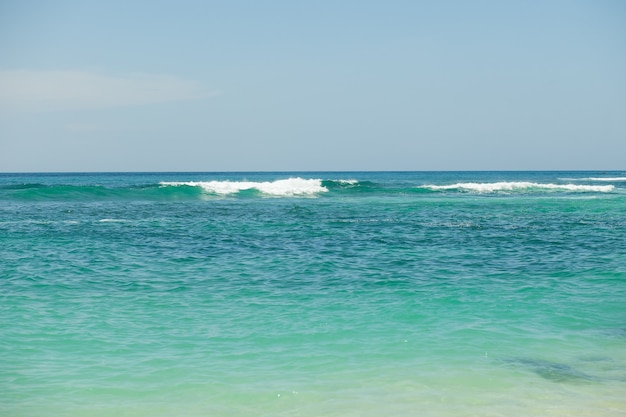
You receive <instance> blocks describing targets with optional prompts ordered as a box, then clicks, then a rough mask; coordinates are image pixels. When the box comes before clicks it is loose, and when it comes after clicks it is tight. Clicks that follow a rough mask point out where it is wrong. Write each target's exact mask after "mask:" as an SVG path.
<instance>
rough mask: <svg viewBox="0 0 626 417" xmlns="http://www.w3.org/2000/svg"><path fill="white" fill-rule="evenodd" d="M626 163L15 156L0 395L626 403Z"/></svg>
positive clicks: (28, 401)
mask: <svg viewBox="0 0 626 417" xmlns="http://www.w3.org/2000/svg"><path fill="white" fill-rule="evenodd" d="M625 242H626V172H608V173H607V172H437V173H435V172H400V173H392V172H387V173H369V172H368V173H364V172H352V173H346V172H338V173H332V172H319V173H149V174H0V262H1V263H0V296H1V297H2V298H1V299H2V303H1V304H0V415H2V416H7V417H11V416H382V415H407V416H408V415H414V416H459V415H467V416H469V415H476V416H623V415H626V399H625V398H626V395H624V393H626V244H625Z"/></svg>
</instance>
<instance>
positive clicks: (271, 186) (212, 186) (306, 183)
mask: <svg viewBox="0 0 626 417" xmlns="http://www.w3.org/2000/svg"><path fill="white" fill-rule="evenodd" d="M160 185H162V186H181V185H186V186H190V187H201V188H202V189H203V190H204V191H206V192H209V193H212V194H219V195H228V194H235V193H238V192H239V191H243V190H250V189H256V190H258V191H260V192H261V193H263V194H267V195H272V196H298V195H314V194H318V193H323V192H326V191H328V189H327V188H326V187H323V186H322V180H319V179H304V178H288V179H285V180H276V181H272V182H268V181H265V182H255V181H188V182H161V183H160Z"/></svg>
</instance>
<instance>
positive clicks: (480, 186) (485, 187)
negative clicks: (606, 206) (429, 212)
mask: <svg viewBox="0 0 626 417" xmlns="http://www.w3.org/2000/svg"><path fill="white" fill-rule="evenodd" d="M422 188H427V189H430V190H436V191H439V190H461V191H473V192H478V193H493V192H498V191H532V190H554V191H576V192H604V193H606V192H610V191H613V189H614V188H615V187H614V186H613V185H578V184H541V183H536V182H492V183H477V182H463V183H456V184H452V185H424V186H423V187H422Z"/></svg>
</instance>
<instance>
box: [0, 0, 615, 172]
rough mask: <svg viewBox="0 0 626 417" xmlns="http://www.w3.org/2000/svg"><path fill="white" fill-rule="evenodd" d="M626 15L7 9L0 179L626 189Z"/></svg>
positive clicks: (381, 5) (151, 5)
mask: <svg viewBox="0 0 626 417" xmlns="http://www.w3.org/2000/svg"><path fill="white" fill-rule="evenodd" d="M625 155H626V2H622V1H619V0H589V1H576V0H569V1H550V0H547V1H527V2H526V1H525V2H507V1H445V0H444V1H428V2H420V1H393V0H391V1H385V2H383V1H378V2H373V1H340V0H336V1H324V0H321V1H314V2H313V1H311V2H304V1H302V2H300V1H237V0H233V1H177V2H174V1H171V2H166V1H133V2H122V1H107V2H103V1H87V0H85V1H63V0H57V1H28V0H26V1H17V0H4V1H3V2H1V3H0V171H3V172H14V171H238V170H296V171H297V170H508V169H510V170H527V169H528V170H534V169H537V170H541V169H601V170H609V169H618V170H619V169H626V156H625Z"/></svg>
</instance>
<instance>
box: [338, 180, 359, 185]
mask: <svg viewBox="0 0 626 417" xmlns="http://www.w3.org/2000/svg"><path fill="white" fill-rule="evenodd" d="M337 182H338V183H339V184H345V185H355V184H358V183H359V180H337Z"/></svg>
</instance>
